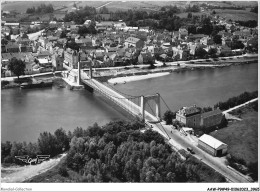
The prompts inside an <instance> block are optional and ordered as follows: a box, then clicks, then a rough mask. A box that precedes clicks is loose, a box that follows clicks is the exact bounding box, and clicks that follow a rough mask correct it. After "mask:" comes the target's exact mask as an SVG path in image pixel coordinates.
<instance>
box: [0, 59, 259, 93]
mask: <svg viewBox="0 0 260 192" xmlns="http://www.w3.org/2000/svg"><path fill="white" fill-rule="evenodd" d="M257 62H258V55H257V54H245V55H240V56H232V57H220V58H210V59H197V60H189V61H175V62H168V63H167V62H166V63H165V65H164V63H163V62H160V61H156V63H155V64H154V67H153V69H151V67H150V65H149V64H142V65H131V66H120V67H109V68H94V71H93V76H94V77H95V78H96V79H98V80H100V81H101V82H107V81H108V80H109V79H115V78H120V77H122V78H121V79H117V80H118V81H119V83H122V82H121V81H123V83H124V82H127V81H126V80H129V81H132V80H133V79H135V78H136V77H137V76H143V75H148V74H155V73H166V72H168V73H172V72H181V71H187V70H198V69H200V70H203V69H206V68H221V67H228V66H231V65H241V64H250V63H257ZM83 71H85V72H88V71H89V69H83ZM60 73H61V71H56V72H48V73H42V74H35V75H25V76H21V77H20V78H21V79H23V78H27V77H31V76H33V77H42V78H45V76H46V77H47V76H49V75H53V76H54V77H55V75H60ZM129 76H134V77H133V78H129ZM151 76H155V77H156V76H157V75H151ZM159 76H160V75H158V77H159ZM123 77H125V78H123ZM146 77H147V78H148V76H146ZM16 79H17V77H6V78H1V81H2V82H3V81H8V82H12V83H9V85H8V86H2V89H4V88H15V87H19V84H15V83H14V81H15V80H16ZM142 79H146V78H143V77H141V78H139V79H138V78H137V80H136V81H138V80H142ZM117 80H110V81H112V82H114V81H115V82H114V83H116V81H117Z"/></svg>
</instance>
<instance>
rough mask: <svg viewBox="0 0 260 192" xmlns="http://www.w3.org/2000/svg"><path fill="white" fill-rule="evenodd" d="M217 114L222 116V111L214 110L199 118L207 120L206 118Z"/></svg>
mask: <svg viewBox="0 0 260 192" xmlns="http://www.w3.org/2000/svg"><path fill="white" fill-rule="evenodd" d="M218 114H222V111H221V110H220V109H216V110H213V111H208V112H205V113H202V114H201V117H202V118H207V117H210V116H214V115H218Z"/></svg>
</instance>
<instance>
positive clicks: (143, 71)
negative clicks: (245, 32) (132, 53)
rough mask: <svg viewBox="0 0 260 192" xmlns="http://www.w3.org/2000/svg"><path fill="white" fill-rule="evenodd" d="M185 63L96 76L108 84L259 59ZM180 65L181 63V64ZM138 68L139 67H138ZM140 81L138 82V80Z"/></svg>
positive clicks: (110, 72) (251, 61)
mask: <svg viewBox="0 0 260 192" xmlns="http://www.w3.org/2000/svg"><path fill="white" fill-rule="evenodd" d="M182 62H183V63H181V64H180V66H176V64H170V65H169V64H167V65H166V66H162V65H160V66H157V67H156V68H155V69H148V67H141V68H137V69H136V68H132V69H127V70H125V69H124V70H114V71H111V70H110V71H108V72H103V74H102V75H100V76H98V75H97V76H95V75H94V77H95V78H97V79H98V80H100V81H101V82H108V80H110V79H116V78H119V77H121V78H123V77H125V78H127V77H129V76H135V75H139V76H141V75H148V74H155V73H165V72H169V73H173V72H177V73H178V72H182V71H190V70H191V71H192V70H204V69H207V68H210V69H215V68H223V67H229V66H235V65H242V64H251V63H257V62H258V59H256V58H248V59H243V60H238V59H233V60H232V61H227V60H223V61H219V63H218V64H212V62H207V63H201V62H199V63H194V64H190V63H189V62H190V61H182ZM184 62H185V63H184ZM179 63H180V62H179ZM137 66H138V65H137ZM137 81H138V80H137Z"/></svg>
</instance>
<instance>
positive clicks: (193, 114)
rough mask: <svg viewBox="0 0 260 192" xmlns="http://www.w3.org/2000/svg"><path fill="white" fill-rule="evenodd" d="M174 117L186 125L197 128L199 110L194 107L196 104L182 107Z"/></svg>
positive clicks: (199, 115)
mask: <svg viewBox="0 0 260 192" xmlns="http://www.w3.org/2000/svg"><path fill="white" fill-rule="evenodd" d="M176 119H177V120H178V121H180V122H182V123H183V124H184V125H185V126H187V127H192V128H199V127H200V122H201V121H200V119H201V111H200V109H199V108H198V107H196V105H193V106H189V107H182V108H181V109H180V110H179V111H178V112H177V113H176Z"/></svg>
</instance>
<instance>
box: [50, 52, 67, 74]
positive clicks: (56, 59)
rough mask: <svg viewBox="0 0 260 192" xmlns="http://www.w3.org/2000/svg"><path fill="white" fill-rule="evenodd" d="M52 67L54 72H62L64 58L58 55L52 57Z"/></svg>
mask: <svg viewBox="0 0 260 192" xmlns="http://www.w3.org/2000/svg"><path fill="white" fill-rule="evenodd" d="M51 61H52V65H53V67H54V70H57V71H59V70H62V69H63V61H64V58H63V57H61V56H60V55H58V54H57V53H55V54H53V55H52V60H51Z"/></svg>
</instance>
